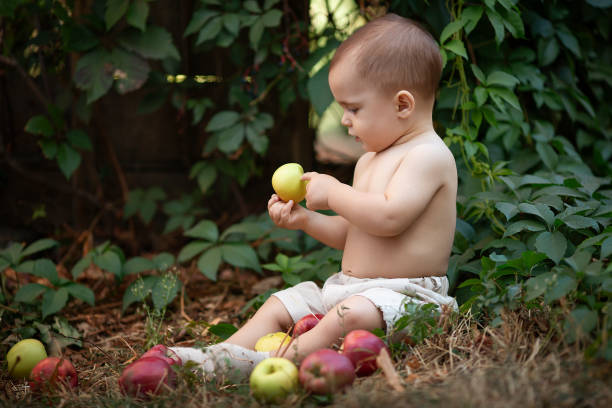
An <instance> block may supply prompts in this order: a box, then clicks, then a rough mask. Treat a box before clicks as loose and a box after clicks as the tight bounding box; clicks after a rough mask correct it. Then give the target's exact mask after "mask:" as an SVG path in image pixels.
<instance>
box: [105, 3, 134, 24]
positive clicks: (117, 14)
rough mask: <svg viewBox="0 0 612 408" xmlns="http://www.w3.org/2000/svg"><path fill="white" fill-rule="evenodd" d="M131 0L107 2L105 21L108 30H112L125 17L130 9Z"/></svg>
mask: <svg viewBox="0 0 612 408" xmlns="http://www.w3.org/2000/svg"><path fill="white" fill-rule="evenodd" d="M128 5H129V0H106V12H105V13H104V21H105V22H106V30H107V31H108V30H110V29H111V28H112V27H113V26H114V25H115V23H117V21H119V20H120V19H121V17H123V15H124V14H125V12H126V11H127V9H128Z"/></svg>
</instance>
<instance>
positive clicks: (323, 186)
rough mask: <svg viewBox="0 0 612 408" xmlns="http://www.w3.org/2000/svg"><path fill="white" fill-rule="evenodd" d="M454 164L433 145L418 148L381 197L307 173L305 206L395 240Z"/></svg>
mask: <svg viewBox="0 0 612 408" xmlns="http://www.w3.org/2000/svg"><path fill="white" fill-rule="evenodd" d="M451 164H452V161H451V160H450V158H449V157H448V154H447V152H445V151H444V150H442V149H440V148H438V147H436V146H431V145H420V146H416V147H414V148H413V149H412V150H411V151H410V152H409V153H408V154H407V155H406V157H404V159H403V160H402V161H401V163H400V165H399V167H398V168H397V170H396V171H395V172H394V174H393V176H392V177H391V180H390V181H389V183H388V185H387V188H386V189H385V190H384V192H380V193H379V192H366V191H358V190H356V189H355V188H353V187H351V186H349V185H347V184H343V183H340V182H339V181H337V180H336V179H334V178H333V177H330V176H327V175H322V174H317V173H306V174H305V175H304V177H303V178H304V179H307V180H310V181H309V183H308V186H307V193H306V204H307V206H308V208H310V209H313V210H317V209H326V208H329V209H332V210H334V211H335V212H336V213H338V214H339V215H341V216H342V217H344V218H345V219H346V220H347V221H348V222H349V223H351V224H354V225H355V226H357V227H358V228H360V229H362V230H364V231H366V232H367V233H369V234H372V235H377V236H395V235H398V234H400V233H402V232H403V231H405V230H406V229H407V228H408V227H409V226H410V224H412V222H414V220H416V219H417V218H418V217H419V215H421V214H422V213H423V211H424V210H425V208H426V207H427V205H428V204H429V202H430V201H431V199H432V198H433V196H434V195H435V193H436V192H437V191H438V189H440V188H441V187H442V185H443V183H444V180H445V179H446V178H447V176H448V174H449V173H448V172H450V171H452V166H451ZM357 179H358V174H357V169H356V174H355V180H357Z"/></svg>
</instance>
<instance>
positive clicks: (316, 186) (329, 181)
mask: <svg viewBox="0 0 612 408" xmlns="http://www.w3.org/2000/svg"><path fill="white" fill-rule="evenodd" d="M302 180H308V184H306V207H307V208H308V209H309V210H313V211H314V210H329V204H328V201H327V200H328V197H329V190H330V188H331V187H332V186H333V185H334V184H336V183H339V181H338V180H336V179H335V178H334V177H332V176H328V175H327V174H319V173H317V172H314V171H311V172H308V173H304V175H303V176H302Z"/></svg>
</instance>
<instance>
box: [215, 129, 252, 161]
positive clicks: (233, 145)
mask: <svg viewBox="0 0 612 408" xmlns="http://www.w3.org/2000/svg"><path fill="white" fill-rule="evenodd" d="M244 127H245V126H244V125H243V124H242V123H237V124H235V125H233V126H231V127H229V128H227V129H223V130H221V131H220V132H219V141H218V143H217V147H218V148H219V150H221V151H222V152H223V153H225V154H231V153H234V152H235V151H236V150H238V148H239V147H240V145H241V144H242V141H243V140H244V136H245V135H244Z"/></svg>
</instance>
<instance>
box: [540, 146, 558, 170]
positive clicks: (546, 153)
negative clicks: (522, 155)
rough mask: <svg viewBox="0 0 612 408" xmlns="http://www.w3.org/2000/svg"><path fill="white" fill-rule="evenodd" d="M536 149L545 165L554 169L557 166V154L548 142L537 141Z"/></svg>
mask: <svg viewBox="0 0 612 408" xmlns="http://www.w3.org/2000/svg"><path fill="white" fill-rule="evenodd" d="M536 151H537V152H538V155H539V156H540V158H541V159H542V161H543V162H544V164H545V165H546V167H548V168H549V169H551V170H555V169H556V168H557V165H558V164H559V155H558V154H557V152H555V149H553V148H552V147H551V146H550V145H549V144H546V143H541V142H537V143H536Z"/></svg>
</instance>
